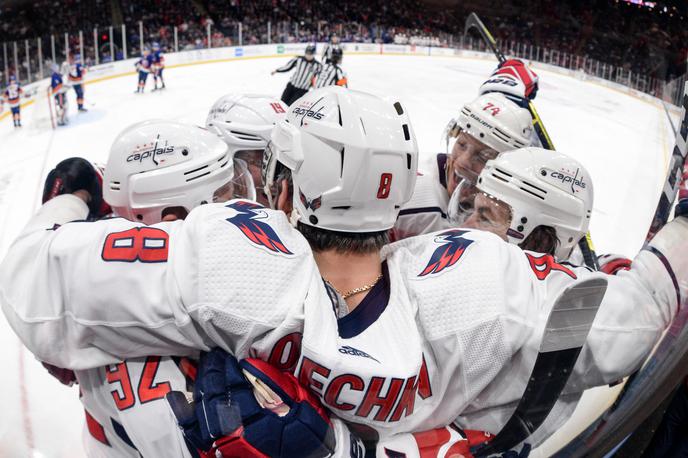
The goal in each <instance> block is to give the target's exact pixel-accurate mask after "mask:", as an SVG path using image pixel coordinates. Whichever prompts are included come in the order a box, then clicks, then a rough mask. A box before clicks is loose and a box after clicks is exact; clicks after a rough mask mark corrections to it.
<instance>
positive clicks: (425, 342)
mask: <svg viewBox="0 0 688 458" xmlns="http://www.w3.org/2000/svg"><path fill="white" fill-rule="evenodd" d="M313 53H314V50H312V52H311V53H310V54H311V59H310V60H309V59H307V58H306V57H299V58H296V59H294V60H293V61H292V62H290V63H289V64H287V65H286V66H285V67H283V68H282V69H283V70H284V71H288V70H289V69H291V68H293V67H296V66H297V65H303V66H309V65H313V64H311V62H313V59H312V54H313ZM338 54H340V53H339V52H337V51H334V53H333V55H334V59H333V60H331V62H334V63H333V64H331V65H334V66H337V65H338V62H339V61H341V56H340V57H339V58H337V57H336V55H338ZM307 55H308V52H307ZM302 60H303V62H302ZM292 64H293V65H292ZM304 68H306V67H304ZM139 70H140V69H139ZM278 71H280V70H279V69H278ZM334 74H335V78H337V77H338V76H336V75H337V74H336V72H334ZM311 76H312V75H311ZM144 84H145V79H144ZM309 84H310V85H309V86H307V88H306V90H303V88H299V87H298V86H297V85H295V84H294V81H293V80H292V82H290V86H288V87H287V89H286V90H285V94H283V96H282V100H284V102H283V101H281V100H279V99H276V98H275V97H272V96H264V95H247V94H230V95H227V96H224V97H222V98H220V99H219V100H218V101H217V102H216V103H215V104H214V105H213V106H212V107H211V109H210V110H209V113H208V117H207V120H206V123H205V127H204V128H201V127H197V126H193V125H186V124H182V123H178V122H172V121H165V120H150V121H144V122H140V123H137V124H134V125H132V126H130V127H128V128H126V129H125V130H124V131H123V132H121V133H120V134H119V135H118V136H117V138H116V139H115V141H114V142H113V144H112V147H111V149H110V155H109V158H108V161H107V164H106V165H105V167H104V169H100V168H98V167H94V166H93V165H91V164H90V163H89V162H88V161H86V160H85V159H82V158H71V159H67V160H65V161H63V162H61V163H60V164H58V165H57V166H56V167H55V169H53V170H52V171H51V172H50V174H49V175H48V177H47V178H46V182H45V187H44V194H43V206H42V207H41V208H40V209H39V211H38V212H37V213H36V215H35V216H34V217H33V218H32V219H31V220H30V222H29V223H28V224H27V226H26V227H25V228H24V230H23V231H22V233H21V235H20V236H19V237H18V239H17V240H16V241H15V242H14V244H13V245H12V246H11V248H10V249H9V252H8V254H7V255H6V257H5V259H4V260H3V262H2V267H1V269H0V303H1V305H2V309H3V312H4V314H5V316H6V317H7V319H8V321H9V323H10V325H11V326H12V328H13V329H14V331H15V332H16V333H17V334H18V335H19V337H20V338H21V340H22V342H23V343H24V344H25V345H26V346H27V347H28V349H29V350H30V351H31V352H32V353H33V354H34V355H35V356H36V357H37V358H39V359H40V360H41V361H43V362H44V363H45V365H46V367H47V368H49V370H50V372H51V373H52V374H53V375H55V376H56V377H57V378H58V379H60V380H61V381H62V382H63V383H67V384H71V383H75V382H76V383H78V384H79V386H80V393H81V397H80V400H81V402H82V404H83V406H84V409H85V410H86V419H87V421H86V426H85V433H84V444H85V447H86V451H87V453H88V455H89V456H107V457H123V456H131V457H137V456H144V457H158V456H160V457H163V456H164V457H170V456H179V457H195V456H203V457H222V456H224V457H238V456H258V457H267V456H270V457H326V456H336V457H356V458H359V457H363V456H379V457H402V456H404V457H419V458H420V457H450V456H459V455H462V456H466V457H468V456H472V455H471V453H472V452H471V450H475V448H474V447H475V446H478V445H481V444H485V443H489V441H490V440H491V438H492V437H493V435H494V434H497V433H498V432H499V431H500V430H501V429H502V427H503V426H504V425H505V424H506V422H507V421H508V419H509V417H510V416H511V414H512V413H513V411H514V409H515V408H516V405H517V403H518V402H519V400H520V398H521V396H522V395H523V392H524V388H525V387H526V384H527V383H528V380H529V376H530V372H531V370H532V368H533V365H534V363H535V359H536V357H537V354H538V349H539V348H540V344H541V341H542V339H543V332H544V328H545V323H546V322H547V319H548V316H549V313H550V310H551V309H552V307H553V304H554V302H555V299H556V298H557V297H558V296H559V295H560V293H562V292H563V291H565V290H567V289H570V288H571V287H572V286H575V285H577V284H579V283H580V282H581V281H585V280H589V279H596V278H599V279H603V280H604V281H605V282H606V284H607V289H606V294H605V295H604V299H603V300H602V303H601V305H600V308H599V311H598V313H597V317H596V319H595V321H594V323H593V325H592V327H591V329H590V331H589V334H588V336H587V340H586V341H585V345H584V347H583V350H582V352H581V353H580V356H579V358H578V360H577V362H576V365H575V367H574V368H573V371H572V374H571V376H570V379H569V381H568V384H567V385H566V388H565V390H564V392H563V393H562V395H561V396H560V397H559V399H558V401H557V403H556V405H555V406H554V408H553V409H552V411H551V413H550V415H549V416H548V417H547V420H546V421H545V422H544V424H543V425H542V426H541V427H540V428H539V429H537V431H535V433H534V434H533V435H532V436H531V437H529V438H528V439H527V441H526V443H522V444H520V445H519V446H518V448H517V451H518V452H519V453H521V454H522V455H521V456H525V455H527V453H528V452H527V451H528V450H529V449H530V448H531V447H534V446H537V445H538V444H540V443H541V442H543V441H544V440H545V439H546V438H547V437H549V436H550V435H551V434H552V433H553V432H554V431H556V430H557V429H558V428H559V427H560V426H561V425H562V424H563V423H564V422H565V421H566V420H567V419H568V418H569V417H570V415H571V414H572V412H573V410H574V408H575V407H576V404H577V403H578V401H579V400H580V397H581V395H582V393H583V391H585V390H586V389H588V388H591V387H595V386H601V385H605V384H609V383H612V382H615V381H617V380H620V379H622V378H623V377H625V376H627V375H629V374H631V373H632V372H633V371H635V370H636V369H638V367H639V366H640V365H641V364H642V362H643V361H644V360H645V359H646V358H647V356H648V355H649V353H650V351H651V350H652V348H653V346H654V345H655V343H656V342H657V341H658V339H659V338H660V336H661V334H662V333H663V331H664V329H665V328H666V327H667V326H668V325H669V323H670V322H671V320H672V318H673V317H674V315H675V314H676V313H677V310H678V308H679V305H680V303H681V300H682V299H683V298H685V297H686V294H688V262H687V261H686V258H685V255H684V253H686V252H687V250H688V220H687V219H686V214H685V210H686V208H685V206H680V208H681V210H680V211H677V215H676V217H675V219H674V220H672V221H670V222H669V223H667V224H666V225H665V226H664V227H663V228H662V229H661V230H660V231H659V232H658V233H657V234H656V236H655V237H654V239H653V240H652V242H651V243H650V244H649V245H648V246H647V247H646V248H645V249H643V250H641V251H640V252H639V253H638V254H637V256H636V257H635V258H634V259H633V261H632V262H631V261H629V260H626V259H620V258H619V257H607V258H604V259H606V260H607V261H606V264H604V265H603V266H602V268H601V272H594V271H592V270H591V269H590V268H588V267H585V266H578V261H577V259H578V258H579V253H578V252H577V245H578V242H579V241H580V240H581V239H582V238H583V237H585V234H586V233H587V231H588V228H589V224H590V217H591V210H592V208H593V197H594V192H593V189H594V188H593V183H592V181H591V178H590V175H589V174H588V172H587V171H586V169H585V167H584V166H583V165H582V164H580V163H579V162H578V161H576V160H575V159H573V158H571V157H568V156H566V155H564V154H561V153H558V152H556V151H548V150H544V149H543V148H541V147H540V146H539V144H538V140H537V136H536V135H535V133H534V132H533V120H532V118H531V115H530V113H529V111H528V110H527V109H526V108H525V107H526V106H527V104H528V101H529V100H531V99H532V98H534V97H535V95H536V94H537V90H538V77H537V76H536V75H535V74H534V73H533V72H532V71H531V70H530V69H529V68H528V67H527V66H525V65H524V64H523V63H522V62H520V61H517V60H507V61H506V62H505V63H503V64H502V65H500V67H499V68H498V69H497V70H496V71H495V73H494V74H493V75H491V76H490V77H489V78H488V79H487V81H486V82H485V83H484V84H483V85H482V86H481V87H480V90H479V94H478V97H477V98H476V99H475V100H472V101H469V102H467V103H466V104H465V105H464V106H463V107H461V109H460V110H459V112H458V113H457V116H456V118H455V119H452V120H451V121H450V122H449V124H448V125H447V128H446V130H445V145H446V151H445V152H444V153H441V154H438V155H437V158H436V161H435V163H436V167H433V168H432V169H431V170H423V171H420V172H419V170H418V146H417V141H416V136H415V133H414V129H413V124H412V121H411V118H410V117H409V113H408V112H407V111H406V108H405V106H404V105H403V104H402V103H401V102H400V101H399V100H394V99H386V98H381V97H378V96H376V95H372V94H368V93H365V92H361V91H357V90H353V89H348V88H345V87H343V85H340V84H331V85H323V87H319V86H318V85H315V86H314V87H313V85H312V81H311V83H309ZM156 87H157V84H156ZM163 87H164V83H163ZM309 88H310V90H309ZM285 99H286V100H285ZM287 101H288V102H289V103H287ZM36 278H40V279H41V283H40V284H39V285H36Z"/></svg>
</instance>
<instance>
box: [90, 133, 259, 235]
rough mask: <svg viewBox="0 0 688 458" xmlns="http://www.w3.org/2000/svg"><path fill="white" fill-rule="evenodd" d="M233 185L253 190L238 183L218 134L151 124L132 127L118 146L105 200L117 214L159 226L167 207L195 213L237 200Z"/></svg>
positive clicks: (110, 161) (111, 160)
mask: <svg viewBox="0 0 688 458" xmlns="http://www.w3.org/2000/svg"><path fill="white" fill-rule="evenodd" d="M247 175H248V173H246V174H245V175H244V177H243V178H246V176H247ZM248 178H250V176H248ZM233 184H237V185H239V187H246V186H249V185H250V186H251V188H252V187H253V183H252V182H250V183H247V182H241V183H234V163H233V161H232V158H231V154H230V153H229V148H228V147H227V145H226V144H225V143H224V142H223V141H222V140H220V139H219V138H218V137H217V136H216V135H214V134H212V133H210V132H208V131H207V130H206V129H203V128H201V127H198V126H193V125H189V124H182V123H179V122H174V121H163V120H151V121H144V122H140V123H137V124H134V125H132V126H129V127H128V128H126V129H125V130H124V131H123V132H122V133H120V134H119V135H118V136H117V138H116V139H115V141H114V142H113V144H112V147H111V149H110V156H109V158H108V162H107V165H106V166H105V175H104V186H103V197H104V199H105V201H106V202H107V203H109V204H110V206H111V207H112V209H113V210H114V212H115V213H116V214H117V215H119V216H122V217H124V218H127V219H129V220H132V221H141V222H144V223H146V224H154V223H157V222H160V221H161V220H162V216H163V215H162V212H163V210H165V209H166V208H170V207H182V208H184V209H185V210H186V211H191V210H192V209H193V208H194V207H197V206H198V205H201V204H205V203H210V202H215V201H217V202H219V201H224V200H228V199H230V198H232V197H238V196H237V195H236V194H232V189H233V186H232V185H233Z"/></svg>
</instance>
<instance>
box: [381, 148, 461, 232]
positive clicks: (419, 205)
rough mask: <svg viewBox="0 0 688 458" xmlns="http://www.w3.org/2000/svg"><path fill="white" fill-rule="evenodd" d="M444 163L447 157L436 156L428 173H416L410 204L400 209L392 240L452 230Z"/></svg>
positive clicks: (443, 155)
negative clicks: (449, 218) (448, 215)
mask: <svg viewBox="0 0 688 458" xmlns="http://www.w3.org/2000/svg"><path fill="white" fill-rule="evenodd" d="M446 161H447V155H446V154H438V155H437V160H436V161H434V163H433V164H431V165H430V167H428V170H427V171H423V172H418V177H417V178H416V186H415V188H414V189H413V195H412V196H411V200H409V201H408V202H406V203H405V204H404V205H403V206H402V207H401V210H400V211H399V217H398V218H397V221H396V223H394V227H393V228H392V231H391V238H392V240H402V239H405V238H408V237H415V236H416V235H422V234H428V233H430V232H436V231H441V230H444V229H449V228H450V227H451V224H450V223H449V220H448V219H447V207H448V205H449V195H448V194H447V184H446V181H445V180H444V176H445V172H444V167H445V164H446Z"/></svg>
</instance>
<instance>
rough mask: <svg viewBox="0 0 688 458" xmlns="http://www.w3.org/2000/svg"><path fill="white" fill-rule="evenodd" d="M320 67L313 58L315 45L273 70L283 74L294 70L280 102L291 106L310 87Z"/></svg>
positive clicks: (273, 72)
mask: <svg viewBox="0 0 688 458" xmlns="http://www.w3.org/2000/svg"><path fill="white" fill-rule="evenodd" d="M321 67H322V65H321V64H320V62H318V61H317V59H316V58H315V45H308V46H306V52H305V54H304V55H303V56H298V57H294V58H293V59H291V60H290V61H289V62H287V64H286V65H283V66H282V67H280V68H278V69H276V70H273V71H272V73H271V75H274V74H275V73H285V72H289V71H291V70H294V73H293V74H292V75H291V79H290V80H289V82H288V83H287V87H286V88H284V92H282V97H281V99H282V102H284V103H286V104H287V105H291V104H292V103H294V101H295V100H297V99H299V98H300V97H301V96H303V95H304V94H305V93H306V92H308V89H309V88H310V87H311V83H312V81H313V77H314V76H315V75H316V74H317V73H318V72H319V71H320V68H321Z"/></svg>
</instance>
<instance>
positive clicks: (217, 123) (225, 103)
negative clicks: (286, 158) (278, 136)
mask: <svg viewBox="0 0 688 458" xmlns="http://www.w3.org/2000/svg"><path fill="white" fill-rule="evenodd" d="M287 109H288V108H287V106H286V105H284V103H282V102H281V101H280V100H278V99H276V98H274V97H271V96H267V95H254V94H228V95H225V96H223V97H221V98H220V99H219V100H218V101H217V102H215V104H213V107H212V108H211V109H210V112H209V113H208V118H207V120H206V122H205V125H206V127H207V128H208V130H210V131H212V132H215V133H216V134H217V135H219V136H220V137H221V138H222V139H223V140H224V141H225V142H226V143H227V145H229V147H230V151H232V152H233V153H234V157H235V158H236V159H239V160H242V161H244V162H245V163H246V164H247V165H248V169H249V171H250V173H251V177H252V178H253V183H255V186H256V189H255V192H253V193H252V194H248V193H247V194H246V195H247V196H251V195H252V197H249V198H250V199H251V200H256V201H257V202H259V203H260V204H261V205H266V206H267V205H268V200H267V196H266V195H265V192H264V190H263V188H264V185H263V181H262V175H261V171H262V163H263V151H264V150H265V147H266V146H267V144H268V142H269V141H270V133H271V132H272V129H273V127H274V126H275V123H277V122H278V121H279V120H281V119H284V117H285V116H286V114H287Z"/></svg>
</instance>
